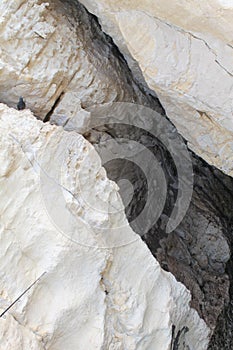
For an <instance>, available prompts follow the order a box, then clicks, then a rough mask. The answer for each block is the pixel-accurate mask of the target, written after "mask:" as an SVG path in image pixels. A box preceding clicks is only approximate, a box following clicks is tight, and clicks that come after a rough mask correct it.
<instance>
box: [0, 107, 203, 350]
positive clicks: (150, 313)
mask: <svg viewBox="0 0 233 350" xmlns="http://www.w3.org/2000/svg"><path fill="white" fill-rule="evenodd" d="M0 149H1V152H0V155H1V160H0V163H1V167H0V202H1V206H0V208H1V225H0V243H1V244H0V285H1V287H0V290H1V294H0V311H1V312H3V311H4V310H5V309H6V308H7V307H8V305H10V304H11V303H12V302H13V301H14V300H15V299H16V298H17V297H18V296H19V295H20V294H21V293H22V292H23V291H25V290H26V289H27V287H28V286H29V285H30V284H31V283H32V282H34V281H35V280H36V279H37V278H38V277H39V276H40V275H41V274H42V273H43V272H46V274H45V275H44V276H43V277H42V278H41V279H40V280H39V281H38V282H37V283H36V284H35V285H34V286H33V287H32V288H31V289H30V290H29V291H28V292H27V293H26V294H25V295H24V296H23V297H22V298H21V299H20V300H19V301H18V302H17V303H16V304H15V305H14V306H13V307H12V308H10V309H9V310H8V312H7V313H6V314H5V318H4V317H1V318H0V337H1V344H0V349H2V350H3V349H11V350H32V349H33V350H38V349H40V350H42V349H45V348H46V349H51V350H55V349H56V350H64V349H67V350H77V349H79V350H82V349H83V350H84V349H85V350H86V349H90V350H92V349H111V350H113V349H121V350H125V349H132V350H133V349H135V350H136V349H137V350H139V349H140V350H145V349H151V350H152V349H153V350H168V349H170V344H171V340H172V330H175V332H174V336H176V335H177V333H178V331H181V332H180V342H181V343H182V344H183V342H184V344H186V345H185V346H186V347H189V349H191V350H194V349H195V350H204V349H206V348H207V343H208V336H209V329H208V327H207V326H206V324H205V323H204V321H203V320H201V319H200V318H199V316H198V314H197V312H196V311H194V310H193V309H190V307H189V301H190V293H189V292H188V291H187V289H186V288H185V287H184V286H183V285H182V284H181V283H178V282H177V281H176V280H175V278H174V277H173V276H172V275H171V274H170V273H167V272H165V271H163V270H162V269H161V268H160V266H159V264H158V263H157V261H156V260H155V258H154V257H153V256H152V255H151V253H150V251H149V249H148V248H147V247H146V245H145V244H144V242H143V241H142V240H141V238H140V237H139V236H138V235H136V234H135V233H134V232H133V231H132V229H131V228H130V227H129V225H128V223H127V221H126V218H125V215H124V211H123V205H122V202H121V199H120V197H119V194H118V187H117V186H116V185H115V184H114V183H113V182H111V181H110V180H108V179H107V177H106V174H105V171H104V169H103V168H102V167H101V164H100V159H99V156H98V155H97V153H96V152H95V150H94V148H93V146H91V145H90V144H89V143H88V142H87V141H86V140H85V139H84V138H83V137H82V136H81V135H79V134H77V133H74V132H73V133H72V132H66V131H64V130H63V129H62V128H61V127H57V126H55V125H49V124H43V123H42V122H41V121H38V120H36V118H35V117H33V115H32V114H31V112H30V111H27V110H26V111H19V112H18V111H16V110H14V109H10V108H8V107H6V106H5V105H3V104H0ZM173 325H174V326H175V328H174V327H173Z"/></svg>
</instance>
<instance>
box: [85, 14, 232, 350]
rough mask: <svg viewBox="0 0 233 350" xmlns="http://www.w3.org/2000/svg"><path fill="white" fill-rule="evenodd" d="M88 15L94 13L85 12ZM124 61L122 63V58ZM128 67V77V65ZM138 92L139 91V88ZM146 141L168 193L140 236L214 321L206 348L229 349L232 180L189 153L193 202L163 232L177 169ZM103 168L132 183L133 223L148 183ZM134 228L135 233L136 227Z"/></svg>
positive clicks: (156, 105) (113, 167)
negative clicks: (181, 217) (154, 219)
mask: <svg viewBox="0 0 233 350" xmlns="http://www.w3.org/2000/svg"><path fill="white" fill-rule="evenodd" d="M89 16H92V15H90V14H89ZM94 23H95V25H94V31H100V30H101V28H100V27H99V25H98V21H97V20H96V18H95V20H94ZM92 30H93V29H92ZM105 38H107V39H106V42H105V43H104V44H103V45H106V43H107V45H109V43H111V45H112V43H113V42H112V41H111V40H110V39H109V37H108V36H105ZM113 53H114V55H116V57H118V58H120V61H122V55H119V51H118V49H117V48H115V46H114V50H113ZM122 62H124V65H126V63H125V61H124V60H123V61H122ZM128 71H129V74H130V75H131V74H132V73H131V72H130V70H129V69H128ZM132 79H133V76H132ZM139 90H141V91H142V89H141V88H139ZM146 90H147V89H143V94H144V95H145V101H147V103H146V105H147V106H150V107H151V108H152V109H155V110H156V111H158V112H159V113H161V114H165V113H164V111H163V110H161V107H160V102H159V101H158V99H156V98H155V97H152V96H151V95H148V96H147V95H146V92H145V91H146ZM133 100H134V102H138V100H139V98H138V97H136V98H135V96H134V98H133ZM148 102H149V103H148ZM170 124H171V131H170V132H171V133H172V137H174V127H173V125H172V123H170ZM122 130H124V128H122V127H121V129H120V134H121V136H122ZM109 131H110V134H111V135H112V137H117V135H118V130H117V128H116V129H114V131H113V130H109ZM100 133H101V132H100ZM130 134H132V136H133V138H134V140H137V139H138V140H139V138H140V137H141V135H140V136H139V135H138V133H137V132H135V131H134V130H132V129H131V130H129V129H128V128H127V127H126V128H125V135H124V136H125V137H129V136H130ZM177 135H178V133H177ZM144 136H145V135H144ZM168 137H169V135H168ZM144 140H146V141H145V144H147V143H148V145H147V147H148V148H149V149H150V150H151V151H152V152H154V154H155V155H156V156H157V157H158V159H159V161H160V162H161V164H162V167H163V170H164V173H165V174H166V179H167V181H168V187H169V196H168V197H167V200H166V204H165V208H164V212H163V215H162V216H161V218H160V219H159V221H158V222H157V224H156V225H155V226H154V227H153V228H152V229H151V230H150V231H149V232H148V233H147V234H146V235H145V236H144V237H143V239H144V240H145V242H146V243H147V245H148V247H149V248H150V250H151V252H152V253H153V255H154V256H155V257H156V258H157V259H158V260H159V262H160V264H161V266H162V267H163V268H164V269H166V270H167V271H170V272H172V273H173V274H174V275H175V276H176V278H177V280H178V281H181V282H182V283H184V284H185V285H186V287H187V288H188V289H189V290H190V291H191V293H192V307H194V308H195V309H196V310H197V311H198V313H199V315H200V316H201V317H202V318H204V319H205V321H206V322H207V324H208V325H209V326H210V327H211V328H212V329H214V327H215V326H216V324H217V327H216V331H215V333H214V335H213V337H212V340H211V342H210V346H209V349H211V350H212V349H215V347H214V346H217V345H216V344H221V348H222V349H226V350H227V349H231V348H232V337H231V332H232V331H231V329H232V286H233V283H232V281H233V272H232V268H231V264H232V260H231V258H230V259H229V253H230V252H231V247H232V238H231V231H232V226H233V225H232V223H233V214H232V203H233V179H232V178H230V177H228V176H226V175H224V174H223V173H222V172H221V171H219V170H217V169H216V168H214V167H212V166H209V165H208V164H207V163H206V162H205V161H203V160H202V159H200V158H199V157H197V156H196V155H194V154H193V153H192V152H191V151H190V154H191V157H192V162H193V167H194V192H193V197H192V201H191V205H190V208H189V211H188V212H187V214H186V216H185V218H184V220H183V221H182V223H181V224H180V225H179V227H178V228H177V229H176V230H175V231H174V232H172V233H171V234H169V235H167V234H166V233H165V229H164V227H165V221H166V220H167V216H169V213H170V212H171V209H172V207H173V205H174V202H175V199H176V194H177V179H176V176H175V175H176V169H175V167H174V164H173V163H172V159H170V158H171V157H170V158H169V154H168V152H167V151H166V150H165V149H164V148H163V146H162V145H161V144H160V143H159V141H158V140H152V139H151V136H150V135H146V138H145V137H144ZM151 144H153V146H151ZM119 169H121V170H120V171H119ZM106 170H107V172H108V176H109V178H110V179H113V180H114V181H117V180H119V179H121V178H122V172H123V173H124V177H126V178H127V179H130V181H131V182H132V184H133V186H134V190H135V192H134V194H135V196H134V200H132V201H131V203H130V205H129V206H128V207H127V211H126V214H127V215H128V219H129V221H131V219H132V216H133V217H134V216H135V215H137V213H138V212H140V210H141V209H140V205H142V206H143V203H144V202H145V200H146V199H145V196H144V194H145V193H146V191H145V187H146V185H145V184H143V183H139V179H140V174H139V173H140V171H138V173H137V171H136V170H135V168H134V167H133V166H132V165H129V163H126V164H125V168H124V169H122V166H121V167H119V164H118V163H117V161H116V162H115V164H114V163H111V164H110V163H109V164H106ZM142 181H143V180H142ZM140 187H141V189H140ZM139 203H140V204H139ZM133 229H134V230H135V231H137V227H133ZM139 233H140V232H139ZM230 254H231V253H230ZM229 287H230V293H229ZM226 315H227V317H226ZM213 344H215V345H213ZM216 349H217V348H216Z"/></svg>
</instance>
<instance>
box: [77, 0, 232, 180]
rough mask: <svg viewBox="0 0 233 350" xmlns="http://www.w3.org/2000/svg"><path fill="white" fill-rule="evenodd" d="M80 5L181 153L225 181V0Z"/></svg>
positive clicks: (228, 125) (228, 116) (228, 27)
mask: <svg viewBox="0 0 233 350" xmlns="http://www.w3.org/2000/svg"><path fill="white" fill-rule="evenodd" d="M81 2H82V3H83V4H84V5H85V6H86V7H87V8H88V10H89V11H90V12H92V13H94V14H95V15H96V16H98V18H99V20H100V23H101V25H102V27H103V30H104V31H105V32H106V33H108V34H109V35H111V37H112V38H113V39H114V41H115V42H116V44H117V46H118V47H119V48H120V50H121V52H122V53H123V54H124V56H125V58H126V60H127V62H128V63H129V66H130V68H131V69H132V71H133V72H134V75H135V76H136V77H137V79H138V80H139V81H142V82H143V80H144V79H145V81H146V83H147V84H148V86H149V88H150V89H152V90H154V91H155V92H156V93H157V95H158V96H159V98H160V101H161V102H162V104H163V106H164V108H165V110H166V113H167V115H168V117H169V118H170V120H172V122H173V123H174V124H175V125H176V127H177V129H178V130H179V132H180V133H181V134H182V135H183V136H184V137H185V139H186V140H187V141H188V143H189V147H190V148H191V149H192V150H193V151H194V152H195V153H196V154H198V155H199V156H201V157H202V158H203V159H205V160H206V161H207V162H208V163H210V164H213V165H215V166H217V167H218V168H219V169H221V170H223V171H224V172H225V173H227V174H229V175H231V176H232V175H233V169H232V163H233V156H232V155H233V143H232V133H233V117H232V115H233V114H232V113H233V99H232V96H233V41H232V35H231V33H232V30H233V28H232V26H233V25H232V20H231V18H232V16H233V3H232V1H216V0H215V1H205V3H203V2H201V1H199V0H192V1H175V2H174V1H173V2H172V4H171V2H170V1H161V0H155V1H154V0H148V1H140V0H138V1H129V0H120V1H118V0H117V1H116V0H115V1H114V0H98V1H97V0H96V1H89V0H81ZM194 9H195V10H194Z"/></svg>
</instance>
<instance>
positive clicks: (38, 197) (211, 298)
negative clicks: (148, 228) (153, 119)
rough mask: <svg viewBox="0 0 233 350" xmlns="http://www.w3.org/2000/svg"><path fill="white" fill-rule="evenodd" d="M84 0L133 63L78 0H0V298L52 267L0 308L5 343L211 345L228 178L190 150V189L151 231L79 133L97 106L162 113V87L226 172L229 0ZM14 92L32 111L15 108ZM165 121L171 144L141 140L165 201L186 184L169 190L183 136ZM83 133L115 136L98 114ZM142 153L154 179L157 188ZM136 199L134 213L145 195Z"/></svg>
mask: <svg viewBox="0 0 233 350" xmlns="http://www.w3.org/2000/svg"><path fill="white" fill-rule="evenodd" d="M81 2H82V3H83V4H84V5H85V6H86V7H87V8H88V9H89V10H90V11H91V12H92V13H94V14H95V15H97V16H98V19H99V21H100V23H101V25H102V26H103V30H104V31H105V32H106V33H108V34H110V36H111V37H112V38H113V40H114V41H115V43H116V44H117V46H118V47H119V49H120V51H121V53H122V54H123V55H124V57H125V59H126V60H127V62H128V64H129V66H130V68H131V70H132V71H130V70H129V68H128V66H127V64H126V62H125V60H124V58H123V56H122V55H121V53H120V52H119V51H118V49H117V47H116V46H114V44H113V42H112V40H111V38H109V37H106V36H105V35H104V34H103V32H102V31H101V29H100V28H99V26H98V23H97V21H96V20H95V19H94V18H93V17H91V16H90V15H89V14H88V13H87V12H86V10H85V9H84V8H83V7H82V6H81V5H80V4H79V3H78V2H77V1H75V0H70V1H69V0H67V1H60V0H51V1H49V2H45V1H39V0H30V1H25V0H18V1H13V0H10V1H7V0H3V1H1V2H0V53H1V55H0V102H3V103H4V104H2V103H1V104H0V144H1V145H0V146H1V147H0V149H1V152H0V181H1V186H0V207H1V223H0V262H1V264H0V308H1V310H0V311H1V312H3V310H5V309H6V308H7V307H8V306H9V304H11V303H12V302H13V301H14V300H15V299H16V298H17V297H18V296H19V295H20V294H21V293H22V292H23V291H24V290H25V289H26V288H27V287H28V286H29V285H30V284H31V283H32V282H34V281H35V280H36V279H37V278H38V277H39V276H40V275H41V274H42V273H43V272H46V274H45V275H44V276H43V277H42V278H41V280H40V281H38V283H37V284H36V285H35V286H34V287H33V288H31V289H30V291H29V292H28V293H26V294H25V295H24V296H23V297H22V298H21V299H20V301H18V302H17V303H16V304H15V305H14V306H13V307H12V308H11V309H10V310H9V311H8V312H7V313H6V315H5V317H3V318H0V334H1V342H0V350H5V349H15V350H29V349H30V350H31V349H34V350H37V349H50V350H64V349H67V350H73V349H74V350H77V349H78V350H79V349H80V350H82V349H83V350H84V349H85V350H86V349H90V350H92V349H100V350H108V349H111V350H145V349H146V350H147V349H148V350H150V349H151V350H168V349H169V350H170V349H171V350H178V349H179V350H187V349H189V350H205V349H207V348H208V343H209V338H210V335H211V334H212V333H213V331H214V328H215V326H216V324H217V319H218V316H219V315H220V316H221V313H222V312H223V311H224V306H225V305H228V302H229V300H230V298H231V295H230V292H229V286H230V283H231V278H232V275H231V272H229V271H228V273H227V272H226V266H227V263H228V262H229V259H230V255H231V253H232V252H231V250H230V242H231V228H232V226H230V223H231V222H232V210H231V203H232V198H233V194H232V193H233V190H232V188H233V185H232V184H233V182H232V179H230V178H229V177H227V176H224V175H223V174H221V173H220V172H219V171H218V170H217V169H212V168H210V167H209V166H208V165H207V164H206V163H204V162H202V161H201V160H200V159H199V158H198V157H195V156H193V155H191V154H190V158H191V161H192V163H193V169H192V171H193V174H191V175H190V178H192V175H194V181H193V182H192V181H191V180H192V179H191V180H190V181H191V185H190V187H191V188H190V189H188V191H187V192H188V193H189V194H190V192H192V191H193V196H192V193H191V195H190V198H189V201H188V202H187V203H186V207H187V208H186V211H187V210H188V206H189V204H190V202H191V204H190V208H189V210H188V211H187V214H186V211H185V213H184V215H185V214H186V216H185V217H184V220H183V221H182V222H181V224H180V226H179V227H178V228H177V230H174V232H172V234H171V235H167V234H166V232H165V231H166V230H165V226H166V225H165V222H166V219H167V216H166V215H168V214H163V215H161V221H159V225H160V224H161V225H160V226H161V227H159V226H155V227H154V228H153V230H152V232H150V233H148V235H147V234H145V236H143V239H144V240H145V243H144V242H143V241H142V239H141V237H140V235H142V232H138V231H137V230H135V232H137V233H139V235H137V234H136V233H135V232H134V231H133V230H132V228H130V226H129V224H128V221H127V219H126V217H125V212H124V207H123V203H122V200H121V198H120V195H119V188H118V186H117V185H116V184H115V183H114V182H113V181H110V180H108V178H107V175H106V171H105V170H104V168H102V166H101V164H103V157H102V156H103V155H102V154H101V151H99V155H98V153H97V152H96V150H95V149H94V147H93V146H92V145H91V144H90V143H89V142H88V141H87V140H85V139H84V137H83V136H81V133H84V131H86V130H88V128H89V126H90V125H91V122H92V121H93V120H91V117H92V118H93V116H92V115H91V113H90V108H89V107H91V106H94V105H96V104H98V105H103V104H105V103H110V102H122V101H123V102H133V103H134V104H135V105H136V104H139V105H144V106H149V107H150V108H152V109H153V110H154V111H157V112H158V113H160V118H162V119H164V120H167V119H166V117H165V113H164V110H163V109H162V107H161V105H160V103H159V101H158V100H157V99H156V98H155V97H154V96H155V94H157V95H158V97H159V98H160V101H161V102H162V104H163V106H164V107H165V110H166V114H167V115H168V117H169V118H170V120H171V121H172V122H173V123H174V125H175V126H176V127H177V129H178V131H179V132H180V133H181V134H182V136H183V137H184V138H185V139H186V140H187V141H188V146H189V147H190V148H191V149H192V150H193V151H194V152H195V153H196V154H197V155H200V156H201V157H202V158H203V159H205V160H206V161H207V162H208V163H209V164H214V165H215V166H216V167H218V168H219V169H221V170H223V171H224V172H225V173H227V174H229V175H231V176H232V175H233V170H232V160H233V152H232V149H233V142H232V132H233V124H232V110H233V105H232V101H233V100H232V91H233V82H232V74H233V64H232V47H233V43H232V29H233V28H232V21H231V18H232V8H233V4H231V1H211V2H210V1H207V2H205V3H204V2H200V1H197V0H196V1H188V2H187V1H181V2H177V1H175V2H174V1H173V2H172V3H171V2H168V1H158V0H156V1H152V0H147V1H116V0H109V1H107V0H98V1H95V0H94V1H92V0H82V1H81ZM194 9H195V11H194ZM19 96H23V97H24V98H25V100H26V106H27V108H29V109H30V110H31V111H32V112H30V111H29V110H24V111H20V112H19V111H16V110H15V109H13V108H9V107H16V104H17V102H18V97H19ZM7 105H8V106H7ZM94 115H95V114H94ZM35 117H36V118H35ZM104 117H105V118H106V115H104ZM115 117H116V116H115ZM37 119H41V120H44V121H49V122H50V123H43V122H42V121H41V120H37ZM94 119H95V118H94ZM119 120H123V121H124V113H122V115H120V116H119ZM94 122H95V120H94ZM143 123H144V124H145V125H144V131H145V130H149V127H148V125H149V124H150V123H148V125H147V120H146V118H144V119H143V118H142V124H141V125H142V129H143ZM167 123H168V127H167V128H166V130H165V132H164V133H165V135H163V138H161V139H163V140H165V139H166V140H167V144H166V142H165V143H164V144H163V146H162V147H161V145H160V144H159V143H157V141H156V140H155V139H151V138H150V136H148V135H145V134H144V135H142V138H141V139H140V142H141V141H143V140H144V145H145V147H147V148H148V150H149V151H150V153H153V151H154V152H155V153H158V154H157V156H158V159H156V163H155V165H156V171H157V169H159V171H162V173H163V175H162V176H163V180H164V182H163V183H164V184H166V180H168V183H167V189H168V191H167V192H168V197H169V196H170V198H169V200H168V202H167V206H168V207H169V210H170V206H171V207H172V205H174V203H175V202H176V200H177V202H178V206H179V204H180V202H182V201H181V198H183V196H182V195H183V194H184V193H185V194H187V193H186V191H185V190H184V188H183V191H181V192H178V194H181V197H180V196H179V195H178V196H177V188H178V187H179V180H180V179H179V176H178V180H177V179H175V180H174V181H173V177H174V173H176V171H177V169H175V170H174V166H173V165H174V164H173V163H172V161H173V162H174V159H172V161H171V160H170V158H168V157H167V156H168V154H167V153H166V152H167V150H165V151H164V145H170V144H172V145H174V142H175V141H174V140H177V139H178V140H182V138H181V137H180V135H178V133H177V132H176V130H175V128H174V127H173V126H172V125H171V123H170V122H169V121H167ZM51 124H56V125H51ZM94 124H95V123H94ZM133 125H134V124H133V123H132V125H131V126H133ZM158 129H159V128H158ZM123 131H124V130H121V129H120V130H119V134H117V133H116V134H115V136H116V138H118V139H121V137H123V136H122V135H124V133H123ZM126 131H127V132H128V131H129V135H128V136H135V137H137V136H138V135H137V131H134V130H133V129H129V130H126ZM84 135H85V137H86V138H87V139H89V140H90V141H91V142H92V143H93V144H95V146H97V147H96V149H97V150H98V145H100V143H101V142H103V144H104V143H106V141H109V140H110V141H111V139H112V138H113V134H111V132H109V130H108V129H107V127H106V125H105V126H104V127H103V126H102V128H100V129H98V127H97V128H94V130H92V131H91V132H90V133H89V134H88V135H87V134H84ZM140 137H141V136H140V135H139V138H140ZM161 139H160V141H161ZM136 141H137V140H136ZM114 142H115V141H114ZM142 143H143V142H142ZM112 145H113V146H112V149H111V152H112V154H115V153H116V151H117V146H116V144H113V143H112ZM132 145H133V143H132ZM183 146H184V147H186V146H185V142H184V140H182V142H181V148H182V149H183ZM132 147H133V148H132V149H131V152H132V154H136V155H137V153H140V152H138V148H137V147H136V146H135V147H134V145H133V146H132ZM99 149H100V148H99ZM108 151H109V149H108ZM149 151H148V152H149ZM157 151H158V152H157ZM148 159H149V158H146V157H145V159H144V160H145V161H146V163H147V167H148V169H149V170H150V171H151V172H150V175H151V178H150V183H153V186H154V187H159V188H160V186H158V183H157V182H156V181H157V179H156V178H154V177H153V170H154V168H153V166H152V165H154V164H152V163H150V162H149V161H148ZM179 161H180V163H182V165H183V166H184V168H185V167H188V163H187V159H186V158H185V157H180V159H179ZM161 165H162V166H161ZM175 165H176V164H175ZM114 167H115V168H114ZM145 168H146V167H144V168H143V169H142V170H145ZM189 170H190V169H189ZM124 171H125V174H124V175H132V178H133V180H135V183H136V185H135V184H134V185H135V188H134V190H135V192H137V191H138V189H139V188H140V187H141V191H142V194H139V198H141V199H144V198H143V195H144V192H146V186H145V184H144V183H143V182H141V183H140V181H141V180H140V179H139V180H138V178H137V175H138V174H137V170H135V169H134V168H133V170H132V169H130V168H127V167H126V169H124V168H123V167H122V168H121V167H119V166H118V165H117V163H111V165H110V169H109V172H108V175H109V176H111V175H113V174H114V172H116V173H117V174H118V175H119V173H120V175H121V173H123V172H124ZM130 172H132V174H131V173H130ZM178 175H179V174H178ZM134 176H135V178H134ZM113 177H114V176H113ZM170 180H171V183H169V181H170ZM188 184H190V182H188ZM169 185H171V186H170V187H169ZM186 185H187V183H186ZM143 186H144V187H143ZM167 189H166V190H167ZM138 192H139V191H138ZM165 194H167V193H165ZM123 197H124V196H123ZM168 197H167V198H165V200H166V199H168ZM176 197H178V198H176ZM158 198H159V200H160V197H158ZM156 199H157V197H156ZM159 200H158V201H159ZM163 204H164V206H165V203H163ZM131 205H132V211H133V212H134V211H136V212H137V209H138V208H139V207H140V203H137V200H135V199H134V200H133V201H132V203H131ZM181 206H182V203H181ZM165 207H166V206H165ZM229 208H230V209H229ZM149 209H150V210H151V212H154V211H155V207H153V206H152V207H150V208H149ZM162 209H163V208H162ZM165 209H166V208H165ZM176 209H177V207H176V206H175V211H176ZM178 209H179V208H178ZM138 210H139V209H138ZM169 210H168V212H169ZM146 224H148V225H149V224H150V222H149V220H148V223H147V222H146ZM143 232H144V231H143ZM146 244H147V245H148V247H149V248H150V250H149V249H148V247H147V246H146ZM158 248H159V249H158ZM152 254H153V255H152ZM155 257H156V258H158V260H159V262H160V263H161V265H162V266H163V267H164V268H166V270H168V271H171V272H172V273H173V274H174V276H175V277H176V278H177V280H178V281H181V282H182V283H184V285H185V286H186V287H187V288H188V289H189V290H190V291H189V290H188V289H187V288H186V287H185V286H184V285H183V284H181V283H179V282H177V280H176V279H175V277H174V276H173V275H172V274H171V273H168V272H165V271H164V270H163V269H162V268H161V267H160V265H159V263H158V262H157V260H156V258H155ZM190 301H191V302H190ZM190 305H191V306H192V307H193V308H192V307H191V306H190ZM194 308H195V309H196V310H197V311H195V309H194ZM229 325H230V323H229ZM229 325H228V326H229ZM230 326H231V325H230ZM226 328H227V327H226ZM220 331H221V330H220ZM220 338H221V337H220ZM211 350H212V349H211ZM224 350H229V349H224Z"/></svg>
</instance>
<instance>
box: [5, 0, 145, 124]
mask: <svg viewBox="0 0 233 350" xmlns="http://www.w3.org/2000/svg"><path fill="white" fill-rule="evenodd" d="M0 13H1V22H0V42H1V46H0V76H1V81H0V102H4V103H6V104H7V105H8V106H10V107H16V104H17V102H18V98H19V96H23V97H24V99H25V100H26V106H27V108H29V109H31V110H32V111H33V112H34V114H35V115H36V116H37V117H39V118H41V119H44V118H47V119H49V117H51V116H53V122H57V123H61V121H62V120H63V121H64V120H66V121H67V120H68V119H69V118H71V117H73V116H76V114H77V111H79V110H82V109H83V108H86V107H88V106H91V105H93V104H96V103H106V102H111V101H121V100H126V101H127V100H128V101H132V102H133V101H134V100H135V99H136V96H137V98H139V100H141V103H143V102H145V98H144V97H143V96H142V94H141V98H140V91H139V89H138V87H137V86H136V84H135V83H134V81H133V78H132V77H131V76H130V73H129V72H128V71H126V69H125V67H126V64H125V63H124V62H123V61H122V60H121V61H120V60H118V59H117V57H115V56H114V49H115V48H114V46H113V45H112V43H111V42H107V41H106V39H105V37H104V35H103V33H101V32H100V31H97V29H96V27H97V25H96V22H95V20H94V19H92V18H91V17H90V16H88V14H87V11H86V10H85V9H84V7H83V6H82V5H80V4H79V3H76V2H74V1H60V0H51V1H49V2H45V1H39V0H29V1H28V0H18V1H14V0H10V1H8V0H7V1H1V3H0ZM63 99H64V102H63V107H62V106H60V108H59V109H58V108H57V107H58V105H61V102H62V100H63ZM67 100H68V101H69V103H68V104H67ZM64 109H65V110H64ZM80 118H81V119H83V115H82V114H81V116H80ZM85 122H86V123H87V122H88V120H85ZM80 125H81V122H80Z"/></svg>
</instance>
